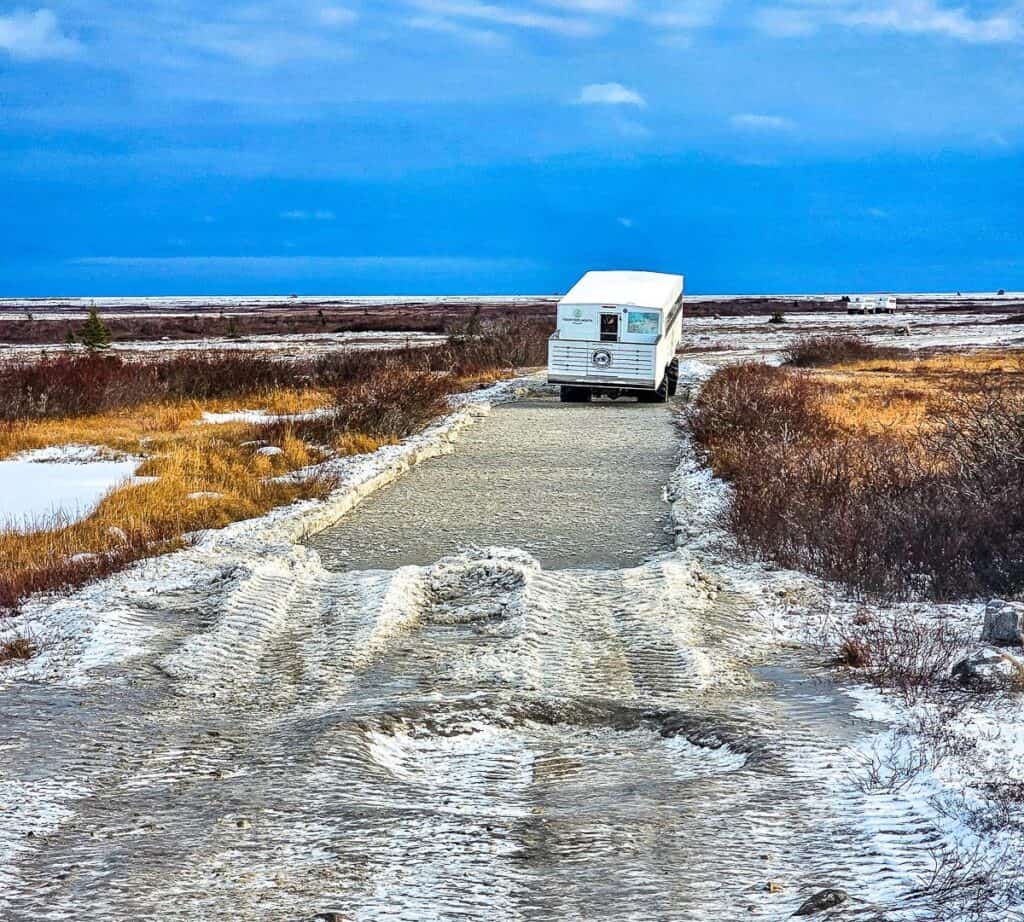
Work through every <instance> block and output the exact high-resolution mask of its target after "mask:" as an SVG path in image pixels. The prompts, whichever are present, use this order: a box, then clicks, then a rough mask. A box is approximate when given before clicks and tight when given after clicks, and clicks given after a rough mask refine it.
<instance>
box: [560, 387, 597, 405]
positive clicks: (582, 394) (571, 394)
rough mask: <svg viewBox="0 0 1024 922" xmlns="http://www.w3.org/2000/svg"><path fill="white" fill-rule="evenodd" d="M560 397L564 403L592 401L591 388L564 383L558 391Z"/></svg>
mask: <svg viewBox="0 0 1024 922" xmlns="http://www.w3.org/2000/svg"><path fill="white" fill-rule="evenodd" d="M558 399H559V400H561V401H562V403H590V388H589V387H573V386H572V385H571V384H563V385H562V387H561V389H560V390H559V392H558Z"/></svg>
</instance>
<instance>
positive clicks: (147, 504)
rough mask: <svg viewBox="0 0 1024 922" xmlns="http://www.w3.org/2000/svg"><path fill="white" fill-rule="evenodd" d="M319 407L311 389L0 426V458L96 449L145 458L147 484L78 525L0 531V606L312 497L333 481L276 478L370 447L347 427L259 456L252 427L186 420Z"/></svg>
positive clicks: (321, 401)
mask: <svg viewBox="0 0 1024 922" xmlns="http://www.w3.org/2000/svg"><path fill="white" fill-rule="evenodd" d="M328 403H329V395H328V394H327V393H326V392H323V391H318V390H302V391H293V392H287V391H281V392H274V393H270V394H262V395H254V396H253V398H252V399H250V400H211V401H204V402H203V403H202V404H199V403H195V402H191V401H188V402H181V403H178V404H170V403H168V404H158V405H147V406H142V407H138V408H134V409H132V410H125V411H120V412H116V413H108V414H100V415H96V416H87V417H81V418H78V419H67V420H40V421H37V422H30V423H19V424H16V425H8V426H7V427H5V428H4V429H3V430H0V457H2V456H3V455H9V454H12V453H14V452H18V451H24V450H26V449H30V448H38V447H45V446H49V445H59V444H67V443H71V442H77V443H83V444H92V445H105V446H108V447H110V448H113V449H116V450H119V451H127V452H131V453H133V454H137V455H141V456H143V457H144V458H145V460H144V461H143V462H142V464H141V465H140V467H139V468H138V470H137V472H136V476H137V477H139V478H154V479H153V480H152V481H151V482H149V481H146V480H143V481H142V482H130V483H128V484H125V485H124V486H121V487H118V488H115V489H114V490H112V491H111V492H110V493H109V494H107V496H106V497H105V498H104V499H103V500H102V501H101V502H100V503H99V504H98V505H97V507H96V508H95V509H94V510H93V512H92V513H91V514H90V515H89V516H88V517H86V518H85V519H82V520H81V521H77V522H71V521H66V520H62V519H61V518H60V517H59V516H58V517H56V518H55V519H53V520H51V521H47V522H41V523H39V526H38V527H37V528H36V529H35V530H32V531H29V532H27V533H26V532H24V531H22V530H15V529H14V528H3V527H0V574H2V576H0V608H3V607H13V606H14V605H16V604H17V602H18V600H19V599H21V598H23V597H24V596H25V595H28V594H30V593H31V592H33V591H38V590H39V589H53V588H61V587H63V586H73V585H77V584H79V583H81V582H83V581H84V580H86V579H89V578H92V577H95V576H100V575H104V574H105V573H108V572H112V571H114V570H116V569H119V568H120V567H121V566H123V565H124V564H125V563H128V562H130V561H132V560H137V559H139V558H141V557H146V556H151V555H153V554H159V553H163V552H166V551H168V550H172V549H174V548H177V547H180V546H182V544H183V541H184V538H183V536H184V535H186V534H188V533H189V532H194V531H198V530H200V529H204V528H220V527H223V526H224V525H228V524H230V523H231V522H235V521H238V520H240V519H245V518H251V517H253V516H257V515H262V514H264V513H266V512H268V511H269V510H271V509H273V508H275V507H277V506H280V505H284V504H286V503H290V502H293V501H295V500H297V499H305V498H310V497H318V496H323V495H325V494H326V492H328V491H329V489H330V488H331V486H332V483H331V482H329V481H328V480H326V479H323V478H313V479H306V480H304V481H301V482H294V481H289V480H287V479H284V480H282V479H278V478H280V477H281V476H282V475H284V474H287V473H289V472H292V471H296V470H299V469H301V468H305V467H308V466H309V465H312V464H316V463H318V462H320V461H322V460H324V458H325V457H326V454H327V451H328V450H329V451H330V452H331V453H332V454H337V455H349V454H358V453H362V452H370V451H374V450H376V449H377V448H378V447H380V444H381V442H380V441H378V440H376V439H373V438H370V437H369V436H366V435H363V434H361V433H353V432H347V433H344V434H343V435H341V436H339V438H338V439H337V442H336V444H335V445H333V446H326V447H312V446H310V445H307V444H306V443H305V442H303V441H302V440H301V439H299V438H297V437H296V436H295V434H294V433H292V432H290V431H288V430H287V429H285V430H284V431H283V432H282V433H281V434H280V437H279V438H277V439H276V445H275V447H276V448H279V449H280V452H278V453H273V454H264V453H261V452H260V451H259V448H260V446H261V444H262V442H261V441H260V438H261V436H262V434H263V433H262V431H261V429H260V427H259V426H254V425H251V424H248V423H244V422H227V423H219V424H203V425H197V424H196V423H197V422H198V421H199V420H200V419H201V417H202V414H203V413H204V412H228V411H231V410H235V409H237V408H239V407H245V408H247V409H265V410H268V411H271V412H274V413H300V412H304V411H308V410H311V409H317V408H319V407H322V406H324V405H326V404H328Z"/></svg>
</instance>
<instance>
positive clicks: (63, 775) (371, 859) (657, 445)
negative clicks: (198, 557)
mask: <svg viewBox="0 0 1024 922" xmlns="http://www.w3.org/2000/svg"><path fill="white" fill-rule="evenodd" d="M676 444H677V442H676V436H675V434H674V432H673V428H672V422H671V416H670V413H669V411H668V409H667V408H665V407H661V406H657V405H646V406H638V405H635V404H630V405H626V404H619V405H610V404H604V403H595V404H593V405H591V406H579V407H573V406H567V407H563V406H559V405H558V404H557V403H556V402H555V401H552V400H549V399H546V398H533V399H530V400H525V401H521V402H519V403H516V404H513V405H511V406H508V407H505V408H502V409H499V410H497V411H496V412H495V413H494V414H493V416H492V417H490V418H489V419H487V420H486V421H485V422H483V423H481V424H480V425H479V426H478V427H477V428H475V429H473V430H470V432H469V434H467V435H466V437H465V443H464V444H463V445H462V446H461V447H460V448H459V449H458V450H457V451H456V452H455V453H454V454H452V455H450V456H447V457H445V458H443V459H440V460H435V461H431V462H429V463H427V464H424V465H422V466H421V467H419V468H416V469H414V470H413V471H412V472H411V473H410V474H408V475H407V476H406V477H405V478H403V479H401V480H399V481H397V482H396V483H395V484H394V485H392V486H391V487H390V488H388V489H386V490H385V491H384V492H383V493H382V494H380V495H379V496H377V497H374V498H373V499H370V500H368V501H367V502H365V503H364V504H363V505H361V506H359V507H357V509H356V510H355V511H354V512H353V513H351V514H350V515H349V516H347V517H346V519H344V520H343V521H342V523H341V524H340V525H339V526H338V527H336V528H333V529H330V530H328V531H326V532H324V533H322V534H321V535H319V536H317V537H316V538H314V539H312V540H311V541H310V543H309V545H308V546H301V545H296V546H292V547H291V548H290V549H289V550H288V551H287V552H273V553H269V552H268V554H267V556H266V558H265V559H262V560H259V561H255V562H253V564H252V566H251V567H249V568H247V569H240V570H239V571H237V572H233V573H232V574H231V575H230V576H229V577H226V578H224V579H223V580H221V581H219V582H217V583H211V584H210V586H209V587H208V591H207V592H206V593H205V594H203V595H202V596H200V597H194V596H189V595H187V594H181V595H180V596H176V597H170V598H167V599H162V600H160V599H150V600H147V601H146V603H145V605H142V604H141V603H140V604H139V605H138V606H136V608H135V609H134V612H135V614H134V615H133V617H138V618H143V619H145V618H146V613H147V612H149V613H150V621H153V620H158V621H159V623H160V630H159V631H154V634H153V637H152V640H151V641H150V643H149V646H148V648H146V649H145V650H142V651H140V653H139V655H138V656H137V657H136V658H135V659H134V660H132V661H131V663H130V664H129V665H128V666H124V667H120V668H119V669H118V670H116V671H113V670H111V671H109V672H107V673H99V674H97V675H96V676H95V677H94V680H93V681H92V682H90V683H88V684H86V685H84V686H82V687H80V688H59V689H54V690H51V691H48V690H47V689H45V688H43V687H41V686H40V687H35V686H30V685H25V686H19V687H16V688H14V689H12V690H11V691H10V692H8V693H5V696H4V699H3V704H4V710H5V713H4V715H3V717H4V727H5V728H6V729H5V730H4V731H3V737H2V739H0V744H2V745H3V752H4V754H5V756H8V762H7V764H8V769H7V771H6V773H5V775H4V776H3V781H2V783H3V784H11V783H13V782H12V781H11V779H12V778H14V777H17V778H19V779H20V781H19V783H21V784H23V785H25V784H27V785H35V786H36V789H38V791H39V796H40V802H41V803H45V805H46V809H47V810H49V811H50V813H49V815H48V816H47V817H45V818H43V819H40V818H38V817H36V818H29V820H30V821H31V822H29V820H26V823H28V825H30V826H31V828H32V829H33V830H39V831H38V832H35V833H34V834H33V836H32V837H31V840H29V839H26V838H22V839H20V840H18V842H19V844H18V847H17V848H16V849H13V850H12V851H11V852H10V854H8V856H7V858H6V860H5V861H4V862H3V863H2V870H0V884H2V895H0V915H2V916H3V918H5V919H7V918H9V919H12V920H30V919H31V920H36V919H64V918H69V917H71V916H74V917H75V918H78V919H97V920H100V919H104V920H106V919H134V918H152V919H168V920H195V919H210V920H221V919H224V920H228V919H232V920H235V919H238V918H242V917H251V918H259V919H269V920H278V919H280V920H302V919H312V918H314V917H315V916H316V914H317V913H321V912H327V911H331V912H337V913H338V914H339V918H347V919H353V920H355V919H359V920H421V919H436V920H449V919H451V920H456V919H474V920H492V919H493V920H508V919H523V920H566V919H580V920H589V919H609V920H633V919H639V918H644V919H666V920H668V919H671V920H708V919H712V920H732V919H736V918H762V919H782V918H787V917H788V916H789V914H790V913H791V912H792V911H793V909H794V908H795V907H796V906H797V905H799V902H800V901H801V900H802V899H803V898H805V897H806V896H807V895H809V893H810V892H814V891H815V890H817V889H820V888H822V887H824V886H838V887H843V888H844V889H847V890H849V892H850V893H852V894H870V895H871V898H872V899H876V898H877V897H878V895H882V896H888V897H890V898H893V899H890V900H889V902H890V909H891V907H892V905H895V902H894V895H898V894H899V893H901V892H903V891H905V890H906V889H907V888H908V887H909V883H908V881H907V880H906V879H905V872H900V871H897V870H896V869H895V867H894V865H893V863H892V861H891V860H890V858H889V857H887V855H886V854H885V853H883V852H880V851H879V850H878V848H877V847H876V845H877V843H875V842H874V841H873V840H871V839H867V838H865V836H864V834H863V831H862V825H861V824H860V823H859V822H857V819H858V816H857V814H858V810H860V809H862V807H863V805H862V802H861V800H859V799H858V798H859V795H858V792H857V789H856V787H855V786H854V785H853V784H852V783H850V782H849V780H848V779H847V778H846V777H845V774H844V769H845V767H846V766H847V765H848V763H849V762H850V759H851V753H852V752H853V749H854V747H855V746H856V744H857V743H858V742H859V741H861V740H862V739H863V738H864V737H865V735H867V734H868V733H870V730H871V726H870V724H869V723H868V722H866V721H864V720H861V719H858V718H856V717H854V716H851V710H852V706H851V702H850V701H849V700H848V699H847V698H846V697H845V696H844V695H843V693H842V692H841V690H838V689H837V688H835V687H834V686H833V685H831V684H830V683H829V682H828V681H826V680H822V679H817V678H815V677H814V674H813V672H812V671H809V665H810V664H808V663H806V662H804V661H803V660H801V658H800V656H799V655H798V654H795V653H794V654H790V655H789V660H787V661H786V662H785V663H784V664H782V665H780V664H779V662H778V661H777V660H778V657H776V661H774V662H771V663H768V660H770V658H771V657H770V656H769V655H768V651H771V650H772V644H771V635H770V628H769V619H768V618H767V617H766V615H765V609H766V606H769V605H770V604H772V601H771V600H772V599H774V598H775V595H774V593H773V592H772V591H771V587H767V588H765V589H764V591H760V590H758V589H757V588H756V587H755V588H752V587H751V582H750V580H749V578H747V577H746V576H745V575H744V576H743V578H734V574H733V573H731V572H730V571H729V569H728V567H727V566H726V565H725V564H723V562H722V561H721V560H717V559H716V560H711V559H708V560H700V559H696V560H695V559H693V558H692V557H689V556H687V555H683V554H678V553H675V552H673V551H672V549H671V548H672V533H671V530H670V529H669V515H668V504H667V503H666V502H665V499H664V486H665V484H666V483H667V482H668V480H669V477H670V475H671V473H672V469H673V467H674V465H675V463H676ZM126 604H127V603H126ZM154 613H155V614H154ZM766 663H768V665H770V666H771V668H764V667H765V664H766ZM14 727H16V728H17V730H16V731H15V730H12V728H14ZM68 778H74V779H76V785H74V786H70V785H67V784H65V785H64V786H63V787H62V786H61V782H62V779H64V780H66V779H68ZM894 817H895V818H894V819H893V823H892V825H891V828H890V829H889V830H888V833H887V834H889V835H890V836H891V838H893V839H894V840H895V839H898V840H899V842H898V843H896V844H894V845H893V848H899V849H900V850H901V853H903V854H904V855H906V854H908V853H911V852H912V851H913V849H914V848H920V847H921V846H922V843H924V842H925V841H926V840H927V836H928V825H927V823H926V822H925V821H924V820H923V819H922V818H921V817H919V816H917V815H916V814H915V813H914V811H913V810H912V809H911V808H909V807H907V808H906V809H903V810H902V812H900V811H896V813H895V814H894ZM908 860H909V862H910V863H911V864H912V863H913V857H911V858H910V859H908ZM906 864H907V862H906V861H904V862H903V865H902V866H903V867H905V866H906ZM776 885H778V886H777V887H776ZM866 899H867V898H866V897H865V900H860V901H859V900H854V901H851V903H850V904H849V905H847V906H845V907H844V908H842V909H841V910H837V911H836V912H834V913H833V915H832V916H830V917H829V918H833V919H844V918H851V919H852V918H869V917H872V916H871V914H872V913H874V914H875V915H874V916H873V917H874V918H881V917H882V916H881V915H879V914H878V913H879V912H881V910H878V911H876V910H875V909H874V908H872V906H871V904H870V901H866ZM885 917H886V918H892V919H897V918H904V916H901V915H899V914H894V913H892V912H890V914H889V915H887V916H885ZM906 918H911V917H910V916H906Z"/></svg>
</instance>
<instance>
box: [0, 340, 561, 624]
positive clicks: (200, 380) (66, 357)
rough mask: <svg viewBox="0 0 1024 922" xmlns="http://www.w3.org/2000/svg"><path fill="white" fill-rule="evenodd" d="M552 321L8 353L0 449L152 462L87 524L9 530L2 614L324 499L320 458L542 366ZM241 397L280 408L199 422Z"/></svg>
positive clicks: (381, 439)
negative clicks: (399, 337)
mask: <svg viewBox="0 0 1024 922" xmlns="http://www.w3.org/2000/svg"><path fill="white" fill-rule="evenodd" d="M550 331H551V327H550V325H549V324H546V323H543V322H516V321H513V320H504V321H499V322H495V323H490V324H486V325H484V326H483V327H482V328H481V329H480V330H479V331H478V332H477V333H475V334H470V333H467V332H465V331H463V330H456V331H455V332H454V334H453V335H452V336H451V338H450V339H449V341H448V342H446V343H444V344H442V345H438V346H430V347H423V348H406V349H397V350H351V351H343V352H335V353H330V354H325V355H320V356H316V357H312V358H309V359H306V360H300V361H295V360H280V359H275V358H273V357H271V356H267V355H260V354H240V353H235V352H197V353H182V354H172V355H162V356H161V355H158V356H142V357H138V358H132V359H126V358H124V357H119V356H117V355H112V354H103V353H99V352H91V353H85V354H82V353H72V352H65V351H61V352H56V353H53V354H50V355H44V356H42V357H41V358H35V359H32V360H20V361H18V360H15V361H11V362H8V363H6V364H3V365H0V459H3V458H5V457H9V456H11V455H14V454H16V453H18V452H21V451H25V450H27V449H34V448H42V447H46V446H51V445H64V444H88V445H97V446H104V447H106V448H108V449H110V450H111V451H113V452H117V453H121V454H127V455H135V456H139V457H141V458H143V461H142V464H141V466H140V467H139V469H138V471H137V472H136V473H137V476H138V477H139V478H140V481H139V482H131V483H129V484H126V485H124V486H122V487H119V488H117V489H115V490H113V491H112V492H111V493H109V494H108V495H107V496H106V497H105V498H104V499H103V500H102V501H101V502H100V503H99V505H98V506H97V507H96V508H95V509H94V510H93V512H92V513H91V514H90V515H89V516H87V517H86V518H84V519H82V520H80V521H70V520H61V518H60V517H59V516H57V517H55V518H53V519H52V520H50V521H47V522H43V523H39V524H38V526H36V527H33V528H32V529H31V530H29V531H27V532H26V531H25V530H24V529H19V528H15V527H14V526H13V524H9V525H7V526H4V527H2V528H0V612H3V611H4V610H6V611H8V612H10V611H12V610H14V609H16V608H17V606H18V605H19V604H20V602H22V601H23V600H24V599H25V598H26V597H27V596H29V595H31V594H32V593H35V592H40V591H47V590H58V589H69V588H72V587H75V586H78V585H81V584H82V583H84V582H86V581H88V580H91V579H94V578H97V577H100V576H104V575H107V574H110V573H112V572H115V571H117V570H119V569H122V568H123V567H125V566H126V565H128V564H129V563H131V562H132V561H135V560H138V559H140V558H143V557H147V556H152V555H154V554H158V553H162V552H165V551H167V550H171V549H174V548H176V547H180V546H181V545H182V544H183V543H184V542H185V541H186V540H187V536H188V535H189V534H190V533H192V532H195V531H197V530H199V529H204V528H216V527H221V526H224V525H226V524H228V523H230V522H233V521H237V520H239V519H242V518H248V517H251V516H256V515H260V514H262V513H265V512H267V511H268V510H270V509H272V508H274V507H276V506H280V505H282V504H285V503H290V502H293V501H295V500H299V499H308V498H315V497H323V496H325V495H326V494H327V493H329V492H330V490H331V489H332V488H333V486H334V485H335V484H334V481H333V480H332V479H331V478H330V477H329V476H325V475H324V474H322V473H320V472H318V470H317V467H316V465H317V464H318V463H319V462H322V461H326V460H328V459H331V458H336V457H341V456H345V455H353V454H359V453H363V452H369V451H373V450H375V449H376V448H378V447H379V446H381V445H384V444H388V443H393V442H395V441H397V440H399V439H402V438H404V437H406V436H408V435H410V434H412V433H414V432H416V431H418V430H420V429H422V428H423V427H424V426H425V425H427V424H429V423H430V422H431V421H432V420H434V419H436V418H437V417H439V416H441V415H443V414H444V413H445V412H446V410H447V407H448V400H447V398H448V395H449V394H451V393H455V392H458V391H463V390H466V389H469V388H472V387H474V386H478V385H481V384H486V383H490V382H493V381H495V380H498V379H500V378H502V377H506V376H508V375H510V374H512V373H514V370H515V369H516V368H519V367H524V366H534V365H539V364H542V363H543V362H544V361H545V359H546V342H547V336H548V335H549V333H550ZM240 408H245V409H260V410H264V411H266V412H267V413H268V414H270V417H269V418H268V419H267V420H262V421H261V420H258V419H257V420H255V421H237V420H234V421H227V422H222V423H216V424H213V423H206V424H203V422H202V420H203V414H204V413H207V412H225V411H233V410H238V409H240ZM296 472H301V473H299V474H297V475H296V476H285V475H290V474H296Z"/></svg>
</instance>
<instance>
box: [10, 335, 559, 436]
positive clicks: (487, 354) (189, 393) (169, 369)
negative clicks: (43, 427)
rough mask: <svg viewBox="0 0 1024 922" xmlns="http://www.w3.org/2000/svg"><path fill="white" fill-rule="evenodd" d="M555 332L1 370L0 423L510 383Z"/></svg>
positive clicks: (50, 360) (15, 365) (53, 362)
mask: <svg viewBox="0 0 1024 922" xmlns="http://www.w3.org/2000/svg"><path fill="white" fill-rule="evenodd" d="M552 329H553V327H552V325H551V324H550V323H547V322H546V321H536V320H534V321H523V320H517V319H515V318H509V319H505V320H501V321H497V322H494V323H489V324H486V325H484V326H482V327H481V329H480V330H479V332H477V333H474V335H465V334H457V335H455V336H453V338H452V339H451V340H450V341H448V342H446V343H443V344H440V345H436V346H417V347H406V348H402V349H394V350H392V349H348V350H343V351H339V352H334V353H329V354H327V355H324V356H322V357H319V358H311V359H306V360H297V361H296V360H282V359H279V358H275V357H274V356H271V355H266V354H260V353H254V352H243V351H232V350H227V351H212V350H210V351H201V352H178V353H174V354H172V355H163V356H155V357H145V358H133V359H125V358H122V357H121V356H118V355H110V354H103V355H98V354H81V353H72V352H57V353H52V354H49V355H43V356H42V357H36V358H33V359H31V360H18V361H8V362H4V363H0V421H6V422H14V421H19V420H31V419H54V418H59V417H71V416H82V415H85V414H92V413H103V412H107V411H111V410H118V409H125V408H128V407H133V406H138V405H139V404H142V403H150V402H155V401H159V400H209V399H212V398H217V397H231V396H235V395H243V394H246V395H248V394H252V393H255V392H261V391H271V390H274V389H277V388H288V387H291V388H304V387H311V386H322V387H339V386H341V385H347V384H352V383H354V382H363V383H367V384H370V383H372V382H373V381H375V380H376V379H378V378H379V377H380V376H381V374H382V372H383V370H384V369H387V370H388V373H389V374H395V373H396V372H395V369H399V368H404V369H406V370H410V371H442V372H447V373H450V374H452V375H455V376H457V377H473V376H478V375H481V374H484V373H493V374H501V373H503V372H507V371H509V370H511V369H515V368H517V367H522V366H528V365H541V364H543V363H544V362H545V361H547V338H548V336H549V335H550V333H551V330H552Z"/></svg>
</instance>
